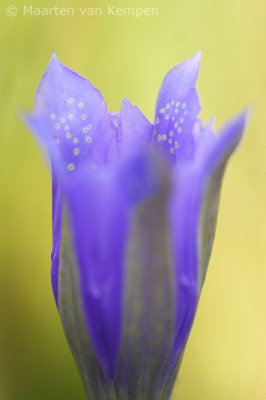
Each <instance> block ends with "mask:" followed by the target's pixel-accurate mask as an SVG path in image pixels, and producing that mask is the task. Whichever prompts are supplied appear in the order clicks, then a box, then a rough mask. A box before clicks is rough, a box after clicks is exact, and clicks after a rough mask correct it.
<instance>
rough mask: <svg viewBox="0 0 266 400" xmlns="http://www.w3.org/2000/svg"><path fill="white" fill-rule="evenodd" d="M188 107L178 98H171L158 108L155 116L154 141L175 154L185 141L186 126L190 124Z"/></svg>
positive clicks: (171, 153)
mask: <svg viewBox="0 0 266 400" xmlns="http://www.w3.org/2000/svg"><path fill="white" fill-rule="evenodd" d="M190 122H191V121H189V107H188V105H187V103H185V102H183V101H180V100H171V101H169V102H167V103H166V104H165V105H163V106H162V107H161V108H159V110H158V113H157V115H156V117H155V130H154V143H156V142H157V143H159V144H158V145H159V147H160V148H162V149H164V151H167V152H168V154H169V153H170V155H175V154H176V153H177V152H178V151H179V150H180V148H182V143H183V142H185V141H186V138H185V135H186V126H188V125H190Z"/></svg>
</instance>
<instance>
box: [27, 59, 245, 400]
mask: <svg viewBox="0 0 266 400" xmlns="http://www.w3.org/2000/svg"><path fill="white" fill-rule="evenodd" d="M200 57H201V54H197V55H195V56H194V57H192V58H191V59H189V60H187V61H185V62H183V63H181V64H179V65H177V66H176V67H174V68H173V69H172V70H171V71H170V72H168V74H167V75H166V77H165V79H164V81H163V83H162V86H161V89H160V92H159V96H158V99H157V105H156V111H155V122H154V125H152V124H150V123H149V121H148V120H147V119H146V118H145V116H144V115H143V114H142V113H141V111H140V110H139V109H138V108H137V107H136V106H132V104H131V103H130V102H129V101H128V100H127V99H125V100H123V102H122V105H121V110H120V112H118V113H112V112H109V111H107V107H106V103H105V101H104V99H103V97H102V96H101V94H100V92H99V91H98V90H97V89H96V88H95V87H93V86H92V85H91V83H90V82H88V81H87V80H86V79H84V78H83V77H81V76H79V75H78V74H76V73H75V72H73V71H72V70H70V69H68V68H67V67H65V66H64V65H62V64H61V63H60V62H59V61H58V59H57V58H56V56H55V55H53V57H52V60H51V62H50V64H49V66H48V68H47V70H46V72H45V74H44V76H43V78H42V80H41V82H40V84H39V88H38V90H37V93H36V98H35V106H34V115H26V117H25V119H26V122H27V124H28V125H29V126H30V128H31V130H32V131H33V132H34V134H35V135H36V136H37V138H38V140H39V142H40V144H41V146H42V148H43V150H44V151H45V153H46V155H47V156H48V158H49V160H50V162H51V170H52V192H53V251H52V270H51V274H52V287H53V292H54V296H55V301H56V304H57V307H58V310H59V313H60V317H61V320H62V324H63V327H64V331H65V334H66V337H67V340H68V342H69V345H70V348H71V350H72V353H73V356H74V358H75V360H76V363H77V366H78V369H79V371H80V374H81V376H82V379H83V382H84V386H85V389H86V393H87V396H88V398H89V399H97V400H104V399H106V400H109V399H119V400H126V399H128V400H149V399H152V400H155V399H162V400H165V399H168V398H169V396H170V393H171V389H172V386H173V383H174V380H175V377H176V375H177V372H178V368H179V365H180V362H181V358H182V354H183V351H184V348H185V345H186V341H187V338H188V335H189V332H190V329H191V326H192V323H193V319H194V316H195V312H196V308H197V304H198V300H199V296H200V293H201V288H202V285H203V282H204V278H205V275H206V271H207V267H208V262H209V258H210V254H211V249H212V243H213V238H214V233H215V226H216V218H217V210H218V202H219V195H220V188H221V181H222V177H223V174H224V170H225V166H226V164H227V161H228V159H229V157H230V155H231V154H232V153H233V151H234V150H235V148H236V147H237V145H238V143H239V141H240V139H241V137H242V133H243V130H244V127H245V123H246V113H245V112H243V113H241V114H239V115H238V116H236V117H235V118H234V119H232V120H231V121H229V122H228V123H227V125H226V126H225V127H224V128H223V129H222V130H221V131H220V132H219V133H218V135H216V134H215V133H214V131H213V129H212V124H211V123H209V124H208V125H207V126H205V127H204V126H203V124H202V122H201V121H200V120H199V119H197V115H198V113H199V111H200V105H199V100H198V95H197V91H196V88H195V84H196V80H197V76H198V72H199V64H200Z"/></svg>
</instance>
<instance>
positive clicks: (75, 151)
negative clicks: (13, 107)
mask: <svg viewBox="0 0 266 400" xmlns="http://www.w3.org/2000/svg"><path fill="white" fill-rule="evenodd" d="M34 114H35V115H36V116H37V117H39V118H42V119H44V118H46V119H47V121H49V127H48V131H47V136H48V135H49V136H52V137H53V138H54V140H55V141H56V143H57V145H58V148H59V150H60V153H61V157H62V165H63V166H64V169H65V171H66V172H73V171H74V170H76V169H78V168H79V167H80V166H82V165H83V164H84V162H86V163H87V162H88V163H90V165H91V166H92V167H93V168H94V166H95V165H96V166H98V165H101V164H105V163H107V162H108V161H109V160H110V158H112V157H113V156H114V151H115V147H116V146H115V143H116V129H115V127H114V126H113V124H112V120H111V118H110V115H109V113H108V112H107V107H106V103H105V100H104V99H103V97H102V96H101V94H100V92H99V90H97V89H96V88H95V87H94V86H93V85H92V84H91V83H90V82H89V81H88V80H86V79H85V78H83V77H81V76H80V75H78V74H77V73H75V72H74V71H72V70H71V69H69V68H67V67H65V66H64V65H63V64H61V63H60V62H59V60H58V59H57V58H56V55H55V54H53V56H52V59H51V61H50V64H49V65H48V68H47V70H46V72H45V74H44V75H43V77H42V80H41V82H40V84H39V87H38V90H37V93H36V97H35V106H34Z"/></svg>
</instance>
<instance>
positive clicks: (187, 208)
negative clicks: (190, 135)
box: [169, 113, 246, 372]
mask: <svg viewBox="0 0 266 400" xmlns="http://www.w3.org/2000/svg"><path fill="white" fill-rule="evenodd" d="M245 123H246V113H242V114H240V115H238V116H237V117H236V118H234V119H233V120H231V121H230V122H229V123H228V124H227V125H226V126H225V127H224V128H223V129H222V130H221V132H220V134H219V135H218V136H217V137H212V139H211V140H209V138H207V135H206V146H202V147H201V148H200V151H199V154H198V156H197V158H196V161H195V162H194V164H193V165H192V166H185V167H184V168H183V169H182V171H181V172H180V171H179V173H177V176H176V179H177V184H176V190H175V192H174V193H173V196H172V200H171V206H170V221H171V231H172V246H173V250H174V259H175V265H176V276H177V278H176V279H177V282H178V286H177V298H176V302H177V307H178V312H177V320H176V329H175V345H174V350H173V354H172V360H171V365H170V368H169V371H170V372H171V371H173V368H174V365H175V364H176V362H177V361H178V359H179V357H180V354H181V353H182V351H183V348H184V346H185V343H186V340H187V338H188V335H189V332H190V329H191V326H192V322H193V319H194V315H195V311H196V307H197V302H198V298H199V295H200V291H201V287H202V283H203V280H204V277H205V274H206V270H207V266H208V262H209V257H210V253H211V249H212V243H213V238H214V233H215V227H216V219H217V211H218V200H219V195H220V188H221V181H222V177H223V173H224V169H225V166H226V163H227V161H228V159H229V157H230V155H231V154H232V153H233V151H234V150H235V148H236V147H237V145H238V143H239V141H240V139H241V137H242V134H243V130H244V128H245Z"/></svg>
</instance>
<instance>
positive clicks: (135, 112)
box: [118, 99, 153, 152]
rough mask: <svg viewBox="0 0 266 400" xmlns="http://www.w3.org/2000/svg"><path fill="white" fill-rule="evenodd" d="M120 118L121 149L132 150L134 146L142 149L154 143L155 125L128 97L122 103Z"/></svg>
mask: <svg viewBox="0 0 266 400" xmlns="http://www.w3.org/2000/svg"><path fill="white" fill-rule="evenodd" d="M120 118H121V122H120V130H119V138H118V142H119V148H120V151H123V152H125V151H132V148H133V149H134V150H137V149H139V150H140V149H142V148H144V147H147V146H149V145H150V144H151V143H152V135H153V125H152V124H151V123H150V122H149V121H148V120H147V118H146V117H145V116H144V114H142V112H141V111H140V110H139V108H138V107H137V106H133V105H132V104H131V103H130V101H129V100H128V99H124V100H123V102H122V104H121V110H120Z"/></svg>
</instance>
